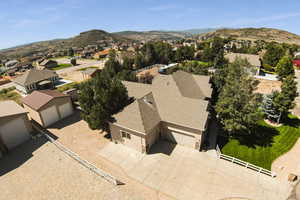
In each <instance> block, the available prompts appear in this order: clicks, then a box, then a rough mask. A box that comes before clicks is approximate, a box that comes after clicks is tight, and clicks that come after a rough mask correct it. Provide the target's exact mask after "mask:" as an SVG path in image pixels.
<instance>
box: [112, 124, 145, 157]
mask: <svg viewBox="0 0 300 200" xmlns="http://www.w3.org/2000/svg"><path fill="white" fill-rule="evenodd" d="M121 131H125V132H127V133H129V134H130V137H131V138H130V139H126V138H122V136H121ZM110 132H111V137H112V140H113V142H116V143H121V144H124V145H126V146H128V147H130V148H133V149H135V150H137V151H139V152H142V153H145V152H146V138H145V135H143V134H141V133H138V132H135V131H133V130H130V129H127V128H123V127H120V126H118V125H117V124H113V123H110Z"/></svg>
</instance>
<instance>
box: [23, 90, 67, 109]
mask: <svg viewBox="0 0 300 200" xmlns="http://www.w3.org/2000/svg"><path fill="white" fill-rule="evenodd" d="M66 96H68V95H66V94H63V93H60V92H58V91H56V90H40V91H34V92H33V93H31V94H30V95H28V96H26V97H24V98H23V99H22V102H23V103H24V104H26V105H28V106H29V107H31V108H33V109H35V110H38V109H40V108H41V107H42V106H44V105H45V104H47V103H48V102H49V101H51V100H52V99H54V98H59V97H66Z"/></svg>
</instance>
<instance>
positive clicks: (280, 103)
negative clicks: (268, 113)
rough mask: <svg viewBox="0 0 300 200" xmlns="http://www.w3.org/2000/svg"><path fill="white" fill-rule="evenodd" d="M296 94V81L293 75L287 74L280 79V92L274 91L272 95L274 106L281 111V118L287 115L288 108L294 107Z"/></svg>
mask: <svg viewBox="0 0 300 200" xmlns="http://www.w3.org/2000/svg"><path fill="white" fill-rule="evenodd" d="M297 96H298V93H297V82H296V81H295V80H294V75H288V76H287V77H286V78H284V79H283V81H282V85H281V92H280V93H276V96H275V97H274V106H275V108H276V109H277V110H278V111H280V112H281V116H282V117H283V119H284V118H286V117H287V115H288V113H289V110H290V109H293V108H294V107H295V105H296V104H295V99H296V97H297Z"/></svg>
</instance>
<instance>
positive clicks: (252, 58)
mask: <svg viewBox="0 0 300 200" xmlns="http://www.w3.org/2000/svg"><path fill="white" fill-rule="evenodd" d="M225 58H226V59H228V61H229V62H230V63H233V62H234V61H235V60H236V59H237V58H242V59H246V60H248V62H249V63H250V64H251V65H252V66H253V67H255V72H254V75H258V74H259V71H260V68H261V66H262V63H261V60H260V57H259V55H254V54H243V53H229V54H226V55H225Z"/></svg>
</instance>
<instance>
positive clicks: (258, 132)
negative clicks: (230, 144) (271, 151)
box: [235, 125, 279, 148]
mask: <svg viewBox="0 0 300 200" xmlns="http://www.w3.org/2000/svg"><path fill="white" fill-rule="evenodd" d="M278 134H279V132H278V130H277V129H276V128H273V127H270V126H264V125H259V126H258V127H257V128H256V129H255V130H254V131H253V132H252V133H251V134H242V135H238V136H236V137H235V139H237V140H238V141H239V143H240V144H241V145H246V146H248V147H251V148H255V147H256V146H261V147H268V146H272V143H273V142H274V140H273V138H274V137H275V136H276V135H278Z"/></svg>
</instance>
